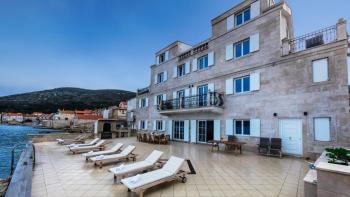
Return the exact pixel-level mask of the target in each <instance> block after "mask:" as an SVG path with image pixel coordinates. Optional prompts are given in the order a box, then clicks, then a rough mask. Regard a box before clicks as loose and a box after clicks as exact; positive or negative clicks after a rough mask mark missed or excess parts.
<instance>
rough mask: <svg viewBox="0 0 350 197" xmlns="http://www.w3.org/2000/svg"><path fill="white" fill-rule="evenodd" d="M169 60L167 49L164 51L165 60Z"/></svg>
mask: <svg viewBox="0 0 350 197" xmlns="http://www.w3.org/2000/svg"><path fill="white" fill-rule="evenodd" d="M168 60H169V51H165V61H168Z"/></svg>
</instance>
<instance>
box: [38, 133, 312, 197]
mask: <svg viewBox="0 0 350 197" xmlns="http://www.w3.org/2000/svg"><path fill="white" fill-rule="evenodd" d="M111 142H112V143H111V144H110V146H112V144H115V143H117V142H122V143H124V146H125V145H129V144H133V145H135V146H136V150H135V153H136V154H139V157H138V158H137V160H143V159H144V158H145V157H146V156H147V155H148V154H149V153H150V152H151V151H152V150H154V149H157V150H160V151H163V152H164V155H163V158H169V157H170V156H171V155H175V156H179V157H182V158H187V159H190V160H191V162H192V164H193V166H194V169H195V171H196V174H194V175H188V176H187V182H186V183H181V182H171V183H165V184H162V185H160V186H157V187H154V188H152V189H150V190H147V192H146V193H145V196H254V197H257V196H293V197H295V196H304V195H303V191H304V189H303V187H304V184H303V177H304V176H305V174H306V171H307V170H308V167H307V164H306V163H305V162H304V161H303V160H301V159H298V158H291V157H284V158H283V159H279V158H271V157H265V156H259V155H257V154H256V153H253V152H248V151H244V152H243V154H242V155H238V154H234V153H231V152H217V151H211V149H210V148H209V147H208V146H207V145H198V144H187V143H180V142H171V144H170V145H154V144H147V143H140V142H137V141H136V139H135V138H121V139H120V138H119V139H113V140H111ZM35 146H36V160H37V162H36V165H35V168H34V175H33V186H32V196H33V197H39V196H40V197H41V196H45V197H46V196H60V197H64V196H136V195H135V194H134V193H130V192H128V191H127V188H126V187H125V186H123V185H121V184H119V183H113V175H112V174H111V173H109V172H108V169H109V168H111V167H114V166H116V164H114V165H107V166H104V167H103V168H102V169H100V168H97V167H94V166H93V164H91V163H86V162H85V159H84V158H83V157H82V156H80V155H72V154H69V153H68V151H67V148H66V147H64V146H60V145H58V144H57V143H55V142H44V143H37V144H35ZM118 165H119V164H118ZM187 168H188V167H187V164H185V165H184V170H187Z"/></svg>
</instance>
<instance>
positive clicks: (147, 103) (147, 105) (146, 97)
mask: <svg viewBox="0 0 350 197" xmlns="http://www.w3.org/2000/svg"><path fill="white" fill-rule="evenodd" d="M145 107H148V98H147V97H146V106H145Z"/></svg>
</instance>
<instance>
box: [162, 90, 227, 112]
mask: <svg viewBox="0 0 350 197" xmlns="http://www.w3.org/2000/svg"><path fill="white" fill-rule="evenodd" d="M223 105H224V99H223V95H222V94H220V93H217V92H209V93H208V94H204V95H196V96H189V97H182V98H176V99H170V100H166V101H162V102H161V103H160V105H158V110H159V111H164V110H177V109H193V108H200V107H212V106H213V107H222V106H223Z"/></svg>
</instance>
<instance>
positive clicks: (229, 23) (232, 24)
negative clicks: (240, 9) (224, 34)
mask: <svg viewBox="0 0 350 197" xmlns="http://www.w3.org/2000/svg"><path fill="white" fill-rule="evenodd" d="M234 27H235V15H234V14H232V15H231V16H229V17H227V18H226V30H227V31H229V30H231V29H233V28H234Z"/></svg>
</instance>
